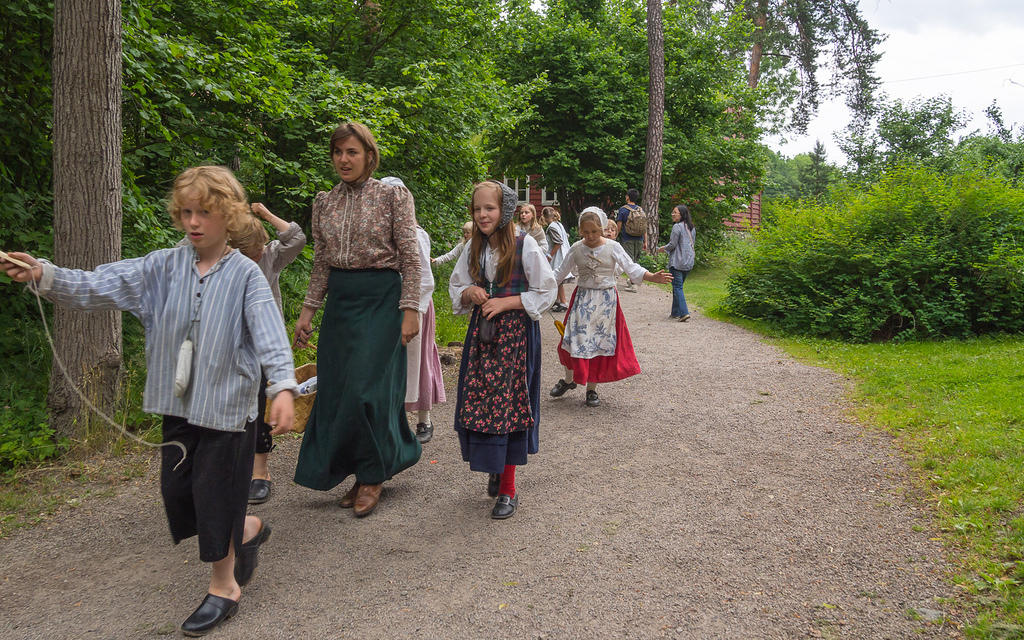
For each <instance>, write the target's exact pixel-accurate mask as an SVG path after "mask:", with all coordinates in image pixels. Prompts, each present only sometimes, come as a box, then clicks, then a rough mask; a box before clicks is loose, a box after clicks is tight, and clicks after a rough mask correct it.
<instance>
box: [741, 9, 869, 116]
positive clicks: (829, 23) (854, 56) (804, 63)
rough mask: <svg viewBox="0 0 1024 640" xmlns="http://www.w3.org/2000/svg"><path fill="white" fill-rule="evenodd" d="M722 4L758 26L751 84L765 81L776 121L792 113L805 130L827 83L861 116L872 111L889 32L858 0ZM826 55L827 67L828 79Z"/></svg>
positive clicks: (750, 45) (751, 51) (750, 47)
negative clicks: (874, 24)
mask: <svg viewBox="0 0 1024 640" xmlns="http://www.w3.org/2000/svg"><path fill="white" fill-rule="evenodd" d="M722 5H723V6H724V9H725V10H726V11H729V12H733V13H736V14H739V15H742V16H744V17H745V18H746V19H747V20H749V22H750V23H751V24H752V25H753V27H754V28H753V30H752V32H751V34H750V37H749V38H748V39H747V40H746V41H745V44H746V48H745V51H746V52H747V53H748V55H747V58H748V59H749V62H750V65H749V70H748V76H747V80H748V83H749V85H750V86H751V87H757V86H762V85H763V86H764V88H765V89H766V90H767V91H766V93H767V94H768V95H769V96H771V97H772V99H773V108H772V109H771V113H773V114H775V115H776V118H775V121H776V124H780V125H781V124H782V119H781V116H782V115H784V114H788V116H789V118H790V124H791V126H792V127H793V128H795V129H796V130H798V131H804V130H805V129H806V127H807V123H808V121H809V120H810V118H811V116H813V115H814V113H815V112H816V111H817V108H818V104H819V102H820V96H821V93H822V90H824V91H825V93H826V95H844V96H845V97H846V104H847V106H849V107H850V109H851V110H852V111H853V112H854V114H857V115H858V116H859V117H868V116H870V114H871V113H872V111H873V106H874V99H875V92H876V90H877V88H878V84H879V81H878V77H877V76H876V75H875V64H876V63H877V62H878V60H879V59H880V58H881V53H879V52H878V50H877V49H878V46H879V45H880V44H881V43H882V41H883V40H884V36H882V35H881V34H879V33H878V31H876V30H874V29H872V28H871V27H870V25H868V23H867V21H866V20H865V19H864V17H863V16H862V15H861V12H860V7H859V6H858V3H857V0H796V1H793V0H725V1H724V2H723V3H722ZM822 60H824V61H825V65H826V66H825V70H826V71H827V72H828V73H829V77H828V79H827V80H826V81H825V82H824V83H822V81H821V80H820V78H819V75H820V74H819V72H820V71H821V70H822V69H821V67H820V66H819V65H820V63H821V62H822Z"/></svg>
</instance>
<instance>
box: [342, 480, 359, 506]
mask: <svg viewBox="0 0 1024 640" xmlns="http://www.w3.org/2000/svg"><path fill="white" fill-rule="evenodd" d="M357 493H359V482H356V483H355V484H354V485H352V488H351V489H349V490H348V493H346V494H345V495H343V496H341V502H339V503H338V506H339V507H341V508H342V509H351V508H352V507H353V506H355V504H356V494H357Z"/></svg>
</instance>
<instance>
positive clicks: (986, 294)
mask: <svg viewBox="0 0 1024 640" xmlns="http://www.w3.org/2000/svg"><path fill="white" fill-rule="evenodd" d="M832 195H833V197H832V199H831V201H830V202H829V203H826V204H822V203H818V202H795V203H794V202H785V203H776V206H775V209H774V211H773V215H774V220H773V224H772V225H771V226H768V227H766V228H765V229H764V230H763V231H761V232H758V233H757V234H755V240H756V241H755V242H754V243H752V244H751V245H750V247H749V248H748V249H747V250H746V251H745V252H744V253H743V254H742V255H741V256H740V259H739V261H738V265H737V267H736V269H735V270H734V271H733V273H732V274H731V275H730V277H729V279H728V282H727V288H728V295H727V297H726V300H725V305H726V306H727V307H728V308H729V310H730V311H732V312H733V313H736V314H739V315H742V316H746V317H751V318H759V319H763V320H767V321H769V322H770V323H771V324H773V325H775V326H777V327H779V328H781V329H783V330H785V331H789V332H793V333H799V334H807V335H813V336H822V337H832V338H841V339H846V340H851V341H856V342H867V341H882V340H912V339H936V338H946V337H957V338H960V337H969V336H973V335H981V334H989V333H1018V332H1021V331H1022V330H1024V288H1022V284H1024V190H1021V189H1017V188H1014V187H1012V186H1010V185H1008V184H1007V183H1006V182H1004V181H1002V180H1000V179H997V178H992V177H989V176H985V175H982V174H980V173H966V174H961V175H942V174H939V173H937V172H935V171H933V170H929V169H926V168H921V167H915V166H902V167H898V168H895V169H893V170H891V171H890V172H889V173H887V174H886V175H885V176H884V177H883V178H882V179H881V180H880V181H878V182H877V183H875V184H874V185H872V186H870V187H868V188H866V189H864V190H856V189H854V188H852V187H846V188H845V189H844V190H839V191H836V192H834V193H833V194H832Z"/></svg>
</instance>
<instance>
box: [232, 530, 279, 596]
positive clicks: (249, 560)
mask: <svg viewBox="0 0 1024 640" xmlns="http://www.w3.org/2000/svg"><path fill="white" fill-rule="evenodd" d="M262 525H263V526H261V527H260V530H259V532H257V533H256V535H254V536H253V537H252V540H249V541H248V542H243V543H242V548H241V549H239V550H238V551H236V552H235V582H237V583H238V586H240V587H244V586H245V585H247V584H249V581H250V580H252V574H253V572H254V571H256V565H257V564H259V559H260V558H259V553H260V545H261V544H263V543H264V542H266V541H267V540H268V539H270V525H269V524H267V523H266V522H263V523H262Z"/></svg>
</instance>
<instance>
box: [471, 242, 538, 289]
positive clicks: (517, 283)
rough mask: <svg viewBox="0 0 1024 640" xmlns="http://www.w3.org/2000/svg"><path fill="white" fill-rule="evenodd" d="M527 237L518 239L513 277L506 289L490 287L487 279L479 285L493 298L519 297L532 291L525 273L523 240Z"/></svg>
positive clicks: (513, 260) (513, 264) (513, 258)
mask: <svg viewBox="0 0 1024 640" xmlns="http://www.w3.org/2000/svg"><path fill="white" fill-rule="evenodd" d="M525 237H526V233H520V234H519V237H518V238H516V254H515V255H514V256H512V265H511V267H512V277H510V278H509V279H508V284H506V285H505V286H504V287H499V286H498V285H497V284H495V285H493V286H488V285H489V283H488V282H487V280H486V278H485V279H484V281H483V282H478V283H477V285H478V286H480V287H482V288H483V290H484V291H487V292H488V294H489V295H490V296H491V297H492V298H507V297H509V296H517V295H519V294H521V293H525V292H527V291H529V290H530V282H529V280H527V279H526V272H525V271H523V238H525ZM480 275H481V277H483V269H481V270H480Z"/></svg>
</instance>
